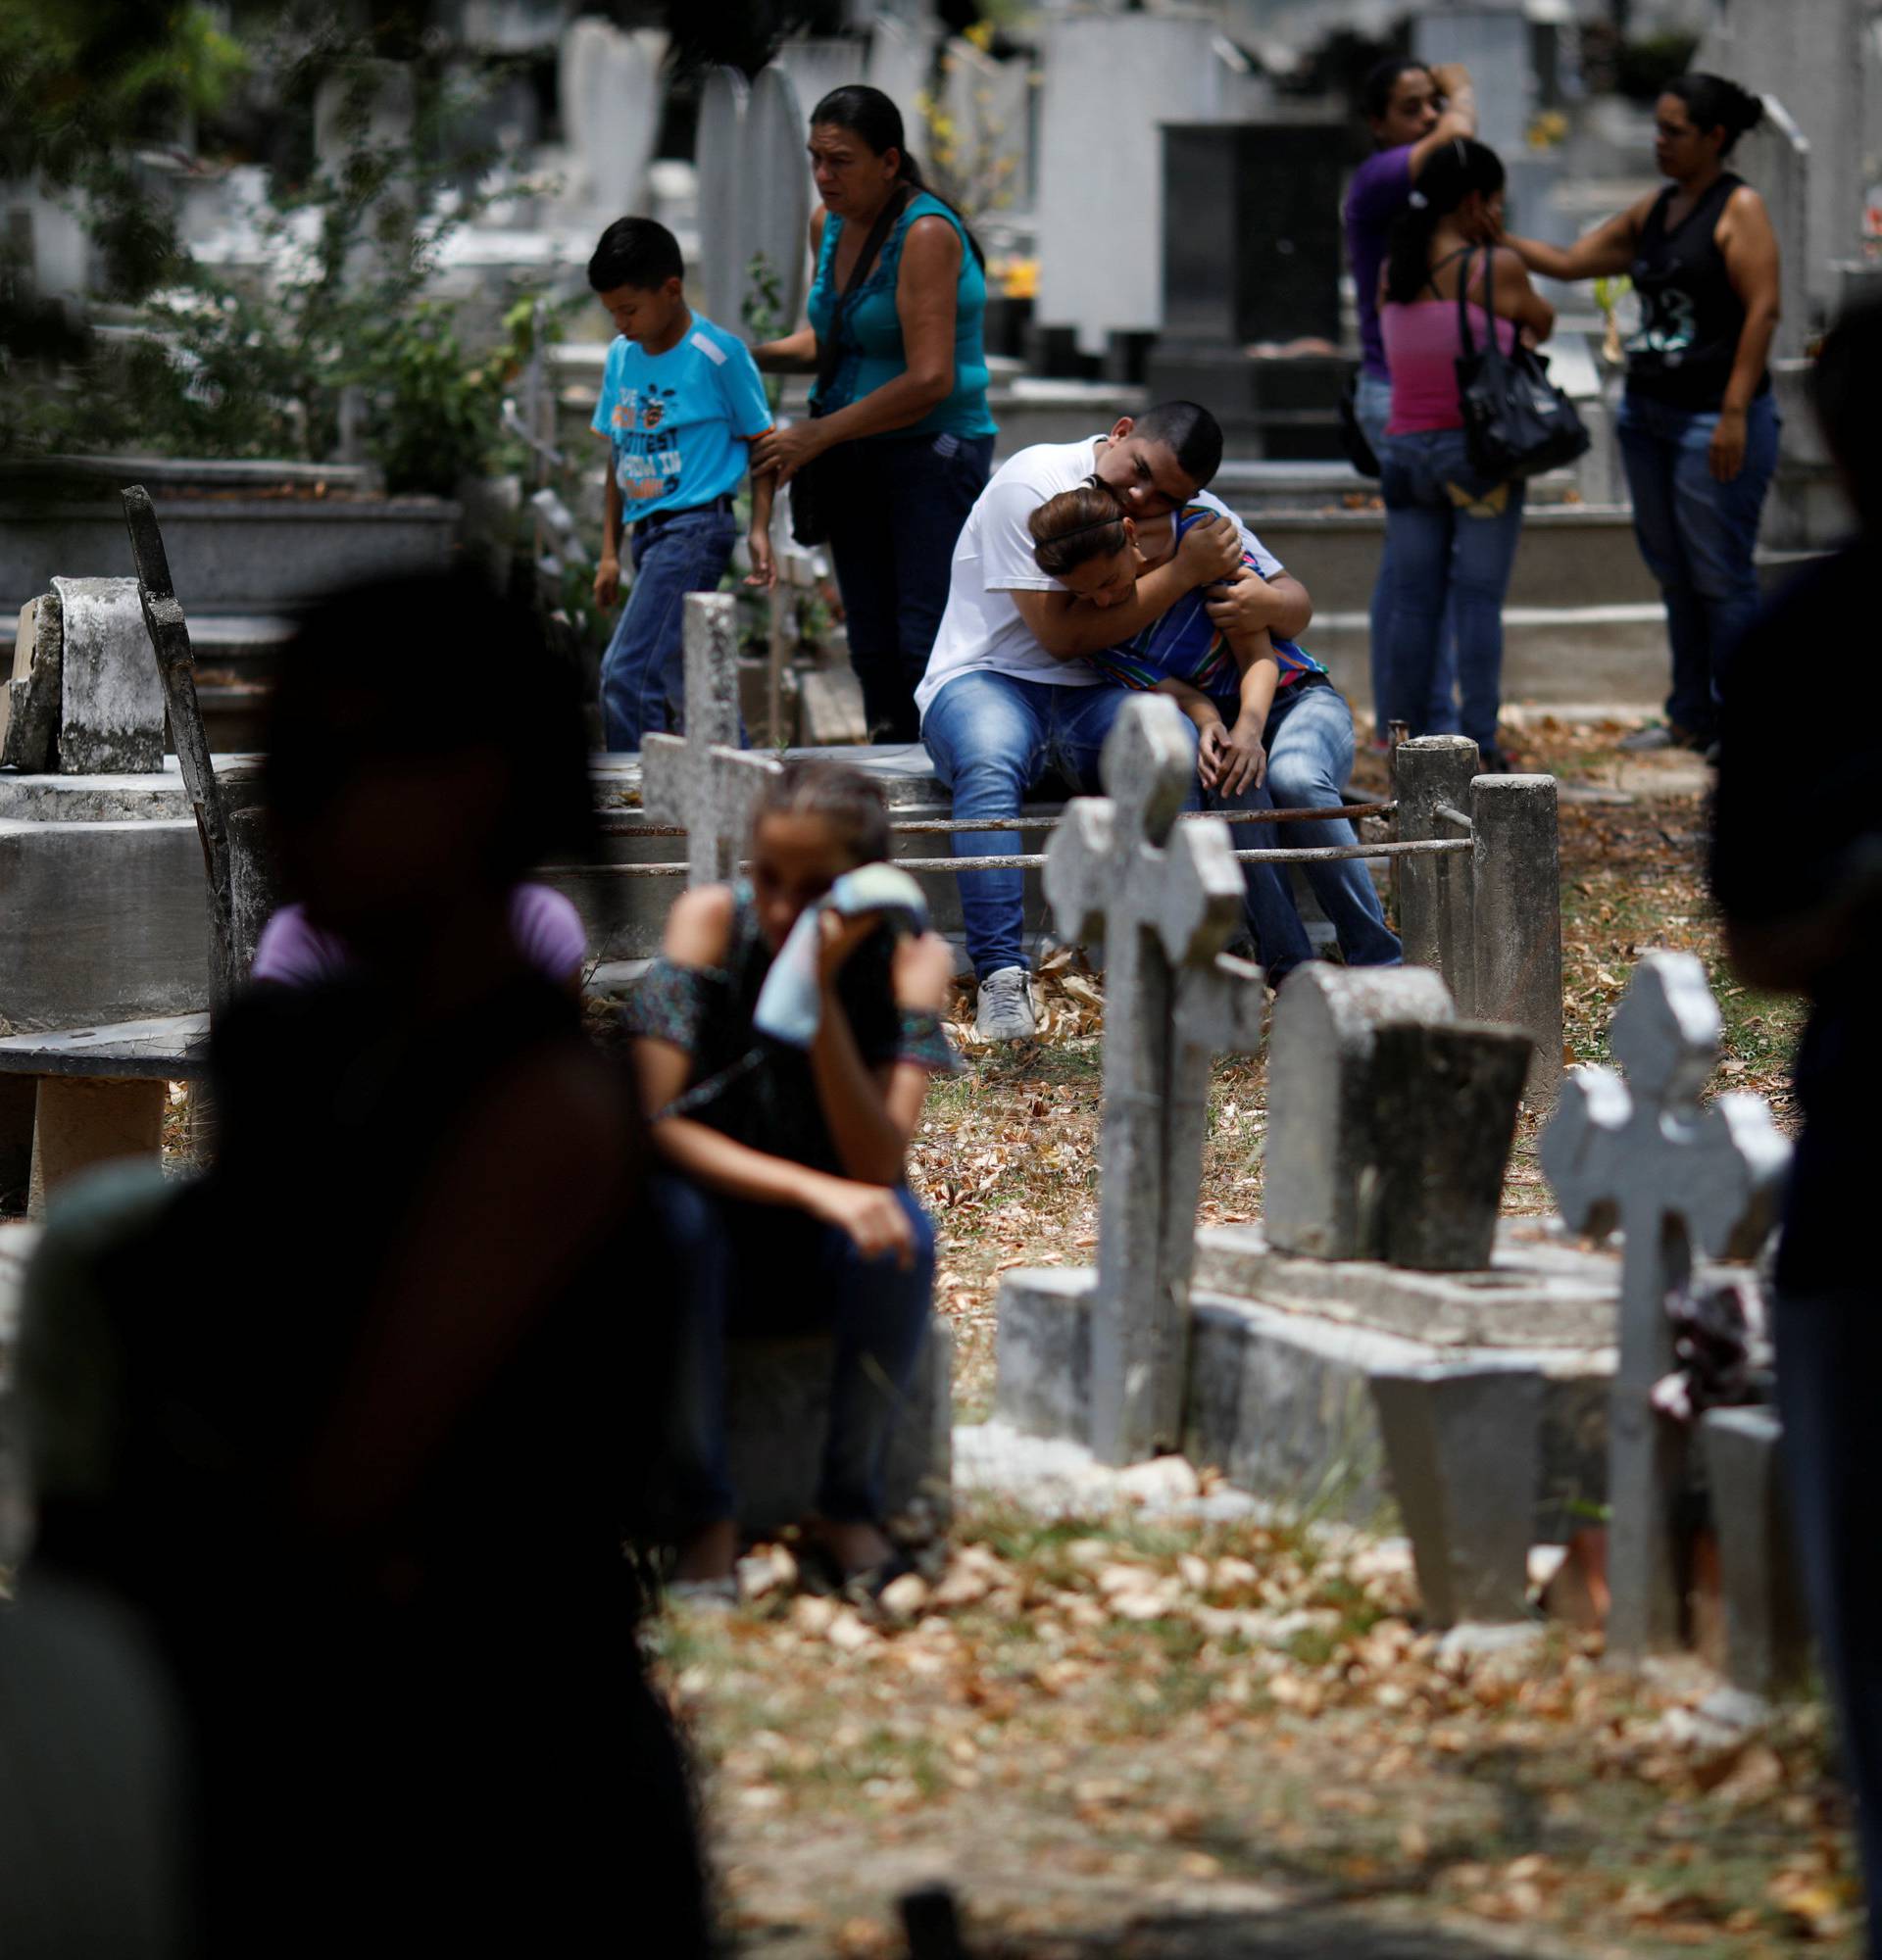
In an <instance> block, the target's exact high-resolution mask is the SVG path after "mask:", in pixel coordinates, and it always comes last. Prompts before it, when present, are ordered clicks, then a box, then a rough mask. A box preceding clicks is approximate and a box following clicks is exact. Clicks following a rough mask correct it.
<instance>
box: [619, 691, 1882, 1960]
mask: <svg viewBox="0 0 1882 1960" xmlns="http://www.w3.org/2000/svg"><path fill="white" fill-rule="evenodd" d="M1623 732H1625V731H1624V725H1623V724H1618V723H1616V724H1596V725H1590V724H1587V723H1567V722H1560V721H1555V720H1552V719H1549V718H1547V717H1543V716H1537V715H1532V716H1531V717H1530V718H1529V721H1528V724H1527V725H1526V726H1525V727H1524V728H1523V729H1522V730H1521V732H1520V735H1519V739H1518V740H1517V742H1516V744H1515V745H1514V747H1515V752H1516V758H1517V766H1518V767H1536V768H1544V769H1549V770H1553V771H1554V772H1556V773H1557V774H1558V775H1559V776H1560V779H1561V782H1562V785H1563V799H1562V808H1561V851H1562V879H1563V942H1564V950H1565V957H1566V962H1567V971H1566V1039H1567V1046H1568V1048H1569V1049H1570V1051H1571V1052H1572V1058H1573V1059H1575V1060H1578V1061H1586V1060H1594V1059H1603V1058H1605V1057H1606V1033H1607V1023H1608V1018H1609V1015H1610V1012H1611V1010H1612V1007H1613V1005H1614V1004H1615V1003H1616V1002H1617V1001H1618V999H1619V997H1620V994H1621V992H1622V990H1623V988H1624V987H1625V984H1626V981H1627V978H1628V975H1629V973H1630V972H1631V970H1632V967H1633V964H1634V960H1635V958H1636V956H1637V955H1638V954H1639V953H1640V952H1641V951H1644V950H1646V949H1648V948H1651V947H1655V946H1670V947H1678V948H1684V949H1688V950H1691V951H1694V952H1696V953H1698V954H1700V955H1701V956H1703V957H1704V958H1705V960H1706V962H1707V965H1708V968H1709V973H1710V976H1711V979H1712V982H1713V985H1714V988H1715V991H1716V992H1717V994H1718V997H1719V1000H1720V1005H1721V1008H1722V1010H1723V1013H1724V1017H1725V1043H1724V1050H1725V1053H1724V1060H1723V1063H1722V1067H1721V1072H1720V1077H1719V1082H1720V1086H1730V1087H1733V1088H1743V1089H1752V1090H1756V1091H1757V1092H1758V1093H1759V1094H1761V1095H1763V1096H1765V1097H1767V1098H1768V1099H1769V1100H1770V1101H1771V1103H1772V1105H1773V1107H1774V1109H1775V1111H1776V1113H1777V1117H1778V1121H1779V1123H1780V1125H1781V1126H1783V1127H1785V1128H1790V1127H1793V1124H1794V1115H1793V1110H1792V1105H1791V1099H1790V1094H1789V1087H1788V1081H1787V1078H1786V1070H1787V1067H1788V1062H1789V1057H1790V1053H1791V1049H1792V1047H1793V1045H1794V1042H1795V1039H1796V1036H1797V1033H1798V1032H1799V1030H1800V1028H1801V1020H1802V1016H1801V1013H1800V1011H1799V1010H1798V1008H1797V1006H1796V1005H1795V1004H1793V1003H1790V1002H1786V1001H1777V1000H1772V999H1770V998H1767V997H1761V996H1758V995H1755V994H1752V993H1749V992H1747V991H1745V990H1743V989H1740V988H1738V987H1737V986H1736V985H1735V983H1734V982H1733V981H1732V979H1731V977H1730V975H1729V973H1728V972H1727V971H1726V970H1725V968H1724V965H1723V960H1722V956H1721V952H1720V947H1719V941H1718V933H1717V928H1716V924H1715V922H1714V920H1713V919H1712V917H1711V914H1710V910H1709V904H1708V901H1707V898H1706V895H1705V890H1704V870H1703V828H1704V809H1703V796H1704V789H1705V783H1706V772H1705V771H1704V769H1703V768H1702V767H1701V766H1700V765H1699V764H1698V763H1697V761H1696V760H1695V759H1693V758H1690V757H1685V756H1680V755H1672V756H1657V757H1646V758H1639V759H1636V758H1631V757H1627V756H1624V755H1623V754H1622V752H1620V751H1619V749H1618V748H1617V746H1616V744H1617V741H1618V738H1619V736H1620V735H1621V734H1622V733H1623ZM1383 782H1384V778H1383V765H1382V764H1374V763H1369V762H1366V761H1362V765H1361V769H1360V772H1359V777H1358V784H1357V787H1358V788H1360V789H1361V790H1362V791H1365V792H1368V793H1370V792H1373V791H1375V790H1377V791H1382V790H1383ZM1102 989H1103V983H1102V977H1094V976H1090V975H1088V974H1086V973H1084V972H1083V971H1081V970H1080V968H1079V966H1078V964H1077V963H1076V962H1073V961H1071V960H1068V959H1067V960H1063V961H1060V962H1058V963H1057V964H1056V965H1055V966H1054V968H1053V970H1052V971H1050V972H1049V973H1048V974H1047V976H1046V979H1045V984H1044V993H1045V998H1046V1005H1047V1008H1048V1013H1047V1017H1046V1035H1047V1038H1046V1039H1044V1040H1042V1041H1040V1042H1039V1043H1038V1044H1036V1045H1035V1046H1032V1047H1029V1048H1025V1049H1020V1050H1016V1051H1011V1050H997V1051H987V1050H980V1051H973V1050H971V1049H970V1050H968V1052H967V1053H968V1064H969V1065H968V1068H967V1070H966V1073H964V1074H963V1075H961V1076H959V1077H957V1078H955V1079H953V1080H952V1081H949V1082H945V1083H942V1084H939V1085H938V1086H937V1089H936V1091H935V1093H934V1095H933V1097H932V1098H931V1101H930V1105H929V1109H928V1112H927V1115H926V1118H925V1120H924V1123H923V1126H922V1129H921V1131H920V1133H919V1135H918V1137H917V1139H916V1150H915V1168H914V1175H915V1180H916V1186H917V1188H918V1190H919V1191H920V1193H921V1195H922V1197H923V1199H924V1200H925V1201H926V1202H927V1203H928V1204H929V1205H930V1207H931V1208H932V1209H933V1210H934V1212H935V1214H936V1217H937V1220H938V1223H939V1226H940V1268H939V1271H940V1278H939V1284H938V1301H937V1304H938V1306H939V1308H940V1310H941V1311H942V1312H943V1313H944V1314H945V1315H946V1316H947V1318H948V1319H949V1320H950V1322H951V1323H952V1326H953V1331H954V1336H955V1342H956V1363H955V1365H956V1406H957V1412H958V1414H959V1416H960V1418H961V1419H963V1420H967V1421H972V1420H975V1419H978V1418H980V1417H983V1416H984V1415H985V1414H986V1413H987V1411H988V1408H989V1405H990V1402H991V1396H992V1363H993V1332H994V1299H995V1294H996V1291H997V1287H998V1282H999V1275H1000V1273H1001V1272H1002V1271H1003V1270H1004V1269H1005V1268H1007V1267H1010V1266H1022V1265H1024V1266H1037V1265H1051V1264H1061V1263H1063V1264H1066V1265H1074V1264H1080V1263H1088V1262H1089V1261H1090V1260H1091V1258H1092V1256H1093V1250H1092V1249H1093V1246H1094V1234H1095V1225H1096V1146H1097V1117H1098V1101H1099V1041H1098V1034H1099V1030H1100V1028H1101V1027H1102V1016H1103V991H1102ZM957 1019H958V1020H959V1021H960V1022H961V1023H962V1024H963V1025H966V1024H967V1023H968V1022H970V1015H969V1014H967V1013H966V1011H965V1008H964V1010H963V1012H962V1013H961V1014H959V1015H958V1016H957ZM1264 1107H1265V1096H1264V1082H1263V1063H1262V1062H1261V1061H1259V1060H1256V1061H1243V1060H1225V1061H1221V1062H1218V1064H1217V1065H1216V1068H1215V1072H1214V1087H1213V1095H1212V1103H1211V1134H1210V1138H1209V1144H1208V1154H1207V1159H1206V1166H1205V1176H1204V1186H1203V1204H1202V1216H1203V1220H1204V1222H1210V1223H1217V1222H1231V1221H1234V1220H1238V1219H1244V1218H1247V1217H1250V1216H1253V1215H1256V1214H1257V1213H1258V1212H1259V1205H1260V1198H1261V1179H1262V1141H1263V1130H1264ZM1537 1127H1538V1126H1537V1123H1536V1121H1535V1119H1534V1117H1533V1116H1531V1115H1530V1114H1528V1113H1527V1112H1525V1114H1524V1117H1523V1119H1522V1124H1521V1128H1520V1131H1519V1135H1518V1139H1517V1148H1516V1151H1515V1152H1514V1155H1513V1158H1512V1161H1511V1169H1510V1174H1509V1179H1508V1183H1507V1186H1506V1190H1505V1209H1506V1211H1507V1212H1510V1213H1512V1214H1514V1213H1525V1212H1526V1213H1541V1212H1543V1211H1546V1210H1547V1209H1548V1208H1549V1199H1548V1193H1547V1188H1546V1186H1545V1185H1544V1183H1543V1180H1542V1176H1541V1172H1540V1170H1539V1168H1538V1166H1537V1161H1536V1133H1537ZM1201 1475H1202V1484H1203V1490H1204V1492H1205V1493H1207V1490H1208V1488H1209V1485H1210V1482H1211V1479H1210V1473H1209V1471H1208V1469H1207V1467H1203V1468H1202V1471H1201ZM1087 1508H1088V1509H1089V1512H1090V1515H1062V1516H1057V1517H1048V1516H1045V1515H1041V1514H1034V1513H1025V1512H1021V1511H1019V1510H1017V1509H1015V1508H1013V1507H1011V1505H1010V1504H1009V1503H1008V1502H1007V1501H1006V1500H1003V1499H995V1498H992V1497H989V1496H987V1495H984V1494H981V1495H976V1494H974V1493H971V1492H968V1493H965V1494H963V1495H961V1497H960V1499H959V1502H958V1508H957V1515H956V1519H955V1524H954V1528H953V1531H952V1534H951V1544H950V1555H949V1559H948V1560H947V1562H945V1563H944V1561H943V1559H942V1557H941V1555H940V1548H939V1547H938V1546H936V1547H931V1548H930V1550H929V1553H928V1555H927V1557H926V1559H925V1560H924V1567H923V1569H924V1571H925V1572H926V1573H927V1575H928V1576H927V1577H926V1578H925V1579H919V1580H910V1581H904V1582H902V1588H901V1591H900V1593H899V1594H891V1595H890V1596H891V1602H892V1603H893V1604H895V1605H897V1606H898V1607H899V1608H900V1611H899V1614H898V1613H889V1614H885V1615H884V1616H883V1617H882V1619H881V1620H880V1622H878V1623H877V1624H869V1623H867V1622H866V1621H865V1620H864V1619H863V1618H861V1617H859V1616H858V1615H857V1614H856V1613H855V1612H853V1611H852V1610H850V1609H849V1608H847V1607H845V1606H842V1605H839V1604H838V1603H837V1602H835V1601H832V1600H829V1599H824V1598H819V1597H815V1596H810V1595H806V1594H804V1593H799V1592H798V1591H797V1589H796V1588H795V1587H794V1585H793V1584H792V1583H791V1576H792V1565H791V1559H790V1555H789V1552H788V1548H787V1547H780V1548H778V1549H776V1550H774V1551H765V1552H762V1553H761V1554H760V1555H759V1556H758V1558H757V1560H756V1562H755V1563H754V1564H752V1565H750V1566H748V1568H747V1572H748V1575H750V1576H751V1577H750V1589H751V1590H752V1596H750V1597H748V1599H747V1601H746V1603H745V1604H744V1605H742V1606H741V1607H740V1608H738V1609H737V1610H736V1611H734V1612H732V1613H730V1614H729V1615H715V1616H701V1615H691V1616H687V1617H683V1618H672V1617H669V1619H667V1620H665V1621H663V1622H662V1623H661V1624H660V1626H659V1627H658V1628H657V1629H656V1632H655V1635H654V1644H655V1648H656V1651H657V1653H658V1654H659V1656H660V1659H661V1662H662V1671H663V1677H664V1679H665V1681H666V1684H667V1687H668V1691H669V1694H670V1696H671V1698H672V1702H673V1705H674V1707H675V1709H676V1710H677V1711H678V1713H679V1716H680V1719H681V1720H682V1722H683V1724H684V1726H685V1727H686V1729H687V1731H688V1734H689V1737H690V1740H691V1741H692V1744H693V1746H694V1748H695V1750H696V1753H697V1756H698V1760H699V1762H700V1765H701V1770H702V1778H703V1783H704V1794H705V1800H706V1806H707V1815H708V1818H709V1831H710V1834H711V1838H712V1843H713V1853H714V1858H715V1863H716V1868H717V1883H718V1887H719V1894H720V1909H721V1915H722V1919H723V1923H724V1925H725V1929H726V1934H727V1939H728V1943H729V1944H730V1945H731V1946H732V1948H733V1949H734V1950H736V1951H739V1952H746V1953H752V1954H761V1953H762V1954H765V1955H776V1956H779V1960H798V1957H799V1956H803V1960H810V1956H812V1955H827V1954H833V1953H834V1954H850V1955H869V1954H878V1953H879V1954H892V1953H899V1952H901V1951H903V1950H904V1948H903V1947H902V1945H901V1943H900V1941H901V1936H900V1934H899V1933H898V1932H896V1931H895V1930H894V1910H893V1901H894V1899H895V1897H896V1895H897V1894H898V1893H899V1892H901V1891H902V1890H905V1889H907V1888H908V1887H912V1886H916V1885H919V1884H921V1883H923V1882H925V1881H927V1880H930V1879H933V1878H937V1877H939V1878H944V1879H946V1880H947V1881H948V1882H950V1883H951V1884H953V1885H954V1886H955V1887H956V1888H957V1891H958V1893H959V1895H960V1897H961V1900H962V1903H963V1906H964V1908H965V1911H966V1917H967V1927H968V1937H969V1945H970V1949H971V1950H972V1951H973V1952H974V1953H975V1954H976V1955H981V1956H986V1960H994V1956H1015V1960H1016V1956H1025V1960H1099V1956H1107V1960H1109V1956H1117V1960H1123V1956H1134V1960H1191V1956H1194V1960H1204V1956H1211V1957H1212V1960H1213V1956H1229V1955H1241V1954H1250V1955H1274V1956H1279V1955H1289V1956H1294V1955H1299V1956H1303V1957H1304V1956H1308V1955H1322V1954H1327V1955H1330V1954H1358V1955H1369V1956H1373V1960H1412V1956H1431V1960H1436V1956H1438V1955H1440V1954H1442V1955H1454V1956H1463V1960H1469V1956H1479V1955H1480V1956H1486V1960H1487V1957H1488V1956H1492V1955H1506V1954H1507V1955H1514V1954H1537V1955H1548V1954H1560V1955H1569V1954H1573V1955H1577V1956H1590V1955H1596V1954H1616V1955H1621V1954H1625V1955H1634V1954H1651V1953H1658V1952H1661V1951H1670V1950H1673V1949H1675V1948H1677V1949H1679V1950H1685V1951H1691V1950H1699V1951H1704V1952H1707V1953H1712V1954H1719V1955H1747V1956H1749V1955H1753V1954H1767V1953H1771V1952H1774V1951H1782V1950H1785V1949H1786V1948H1788V1947H1790V1946H1793V1945H1804V1946H1809V1947H1812V1948H1813V1949H1814V1950H1817V1951H1821V1952H1824V1953H1854V1952H1856V1951H1857V1913H1856V1911H1855V1909H1854V1907H1853V1904H1852V1899H1853V1887H1852V1884H1851V1881H1850V1878H1849V1863H1848V1852H1847V1849H1846V1844H1845V1838H1844V1820H1843V1812H1842V1805H1841V1800H1840V1798H1839V1796H1838V1795H1837V1793H1836V1791H1835V1789H1834V1787H1833V1785H1832V1784H1831V1782H1830V1781H1829V1776H1828V1767H1827V1764H1828V1744H1827V1739H1826V1735H1825V1731H1824V1725H1823V1716H1822V1712H1821V1710H1820V1707H1819V1705H1818V1704H1816V1703H1815V1702H1813V1701H1812V1702H1807V1703H1804V1704H1802V1705H1800V1706H1797V1707H1793V1708H1790V1709H1788V1710H1786V1711H1784V1712H1782V1713H1781V1714H1779V1715H1778V1716H1776V1717H1775V1718H1774V1719H1773V1720H1772V1721H1771V1722H1770V1723H1768V1724H1767V1725H1765V1726H1763V1727H1761V1728H1754V1729H1753V1730H1751V1731H1749V1732H1745V1731H1735V1730H1729V1729H1727V1728H1724V1727H1722V1726H1720V1725H1717V1724H1715V1723H1714V1722H1712V1721H1711V1720H1709V1717H1708V1715H1707V1714H1706V1713H1704V1712H1702V1711H1701V1708H1700V1703H1701V1702H1702V1700H1703V1698H1704V1697H1705V1695H1706V1694H1707V1693H1708V1692H1709V1691H1711V1690H1712V1689H1713V1688H1714V1687H1716V1685H1717V1683H1716V1677H1714V1676H1712V1675H1710V1674H1709V1673H1708V1672H1706V1671H1705V1670H1704V1669H1703V1668H1701V1667H1700V1666H1699V1665H1698V1664H1697V1663H1668V1664H1665V1665H1663V1666H1662V1665H1659V1664H1656V1665H1655V1666H1654V1667H1652V1668H1650V1669H1649V1670H1648V1671H1647V1672H1646V1673H1645V1674H1628V1673H1622V1672H1619V1671H1614V1670H1608V1669H1604V1668H1603V1667H1602V1666H1601V1665H1600V1654H1601V1643H1600V1639H1599V1636H1598V1635H1594V1634H1590V1633H1586V1632H1582V1631H1579V1630H1577V1629H1575V1628H1573V1627H1570V1626H1568V1625H1565V1624H1560V1623H1558V1624H1555V1625H1553V1626H1552V1627H1551V1628H1550V1630H1549V1632H1548V1633H1547V1635H1546V1636H1545V1638H1544V1640H1543V1642H1542V1644H1541V1645H1540V1646H1536V1647H1531V1648H1529V1649H1526V1650H1521V1651H1513V1652H1511V1651H1500V1652H1485V1653H1480V1654H1474V1655H1473V1654H1469V1653H1463V1652H1457V1651H1454V1650H1453V1649H1451V1648H1448V1647H1447V1646H1446V1645H1444V1644H1443V1643H1442V1642H1440V1640H1439V1639H1438V1638H1437V1637H1435V1636H1433V1635H1429V1634H1426V1633H1424V1632H1422V1631H1421V1630H1420V1629H1419V1627H1418V1625H1417V1622H1416V1612H1415V1592H1414V1588H1413V1586H1412V1578H1411V1573H1410V1563H1409V1557H1408V1556H1406V1555H1403V1554H1402V1553H1401V1552H1400V1550H1399V1548H1398V1545H1397V1544H1393V1543H1389V1542H1386V1541H1385V1540H1384V1539H1383V1538H1382V1537H1381V1536H1375V1535H1372V1534H1368V1533H1356V1532H1353V1531H1351V1530H1348V1529H1346V1528H1343V1527H1341V1528H1335V1527H1331V1526H1322V1525H1319V1524H1316V1523H1315V1522H1314V1521H1313V1518H1312V1506H1311V1505H1310V1506H1309V1510H1308V1515H1306V1516H1305V1517H1303V1518H1299V1519H1293V1518H1290V1519H1288V1520H1285V1521H1278V1520H1271V1519H1269V1520H1266V1521H1264V1522H1259V1523H1258V1522H1251V1521H1250V1520H1249V1519H1248V1518H1241V1519H1220V1518H1217V1519H1211V1518H1209V1517H1207V1516H1206V1515H1204V1513H1206V1512H1207V1511H1208V1509H1209V1506H1208V1504H1207V1502H1206V1501H1205V1502H1204V1503H1203V1506H1202V1510H1201V1511H1198V1510H1197V1509H1196V1507H1195V1506H1193V1505H1192V1506H1188V1507H1183V1506H1179V1507H1178V1508H1177V1509H1175V1510H1173V1511H1171V1510H1148V1509H1140V1508H1136V1507H1134V1505H1133V1504H1132V1502H1131V1501H1130V1500H1128V1499H1121V1500H1120V1499H1119V1498H1117V1497H1116V1496H1114V1495H1111V1496H1107V1497H1105V1498H1103V1499H1095V1500H1093V1502H1092V1503H1091V1504H1090V1505H1089V1506H1088V1507H1087ZM1379 1525H1380V1531H1381V1534H1383V1533H1389V1532H1390V1531H1391V1529H1392V1521H1391V1520H1390V1519H1389V1518H1381V1519H1380V1521H1379Z"/></svg>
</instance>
